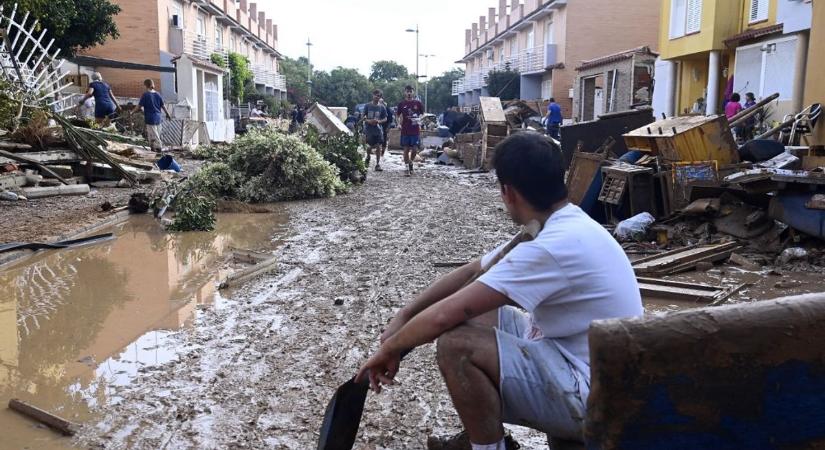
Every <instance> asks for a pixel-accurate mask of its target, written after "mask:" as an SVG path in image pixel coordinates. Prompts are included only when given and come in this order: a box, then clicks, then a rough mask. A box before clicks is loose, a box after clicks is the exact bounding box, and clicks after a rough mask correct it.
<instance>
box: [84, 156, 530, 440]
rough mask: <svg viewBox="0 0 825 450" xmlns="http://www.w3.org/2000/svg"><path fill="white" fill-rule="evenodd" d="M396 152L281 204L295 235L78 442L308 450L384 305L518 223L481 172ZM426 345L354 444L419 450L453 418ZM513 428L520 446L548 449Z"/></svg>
mask: <svg viewBox="0 0 825 450" xmlns="http://www.w3.org/2000/svg"><path fill="white" fill-rule="evenodd" d="M398 162H399V157H397V156H391V157H390V161H388V162H386V163H385V164H384V167H385V170H386V171H385V172H383V173H373V172H372V171H371V172H370V174H369V179H368V181H367V183H366V185H365V186H363V187H359V188H356V189H354V190H353V192H352V193H350V194H349V195H343V196H339V197H336V198H333V199H327V200H318V201H307V202H296V203H290V204H287V205H286V208H287V210H288V215H289V217H290V223H289V228H290V229H291V230H292V234H291V235H290V236H288V237H287V238H286V243H285V244H284V245H283V246H282V247H281V248H280V249H279V250H278V252H277V253H276V254H278V255H280V257H281V262H280V264H278V266H277V269H276V270H275V271H273V272H272V273H271V274H269V275H267V276H266V277H264V278H261V279H258V280H256V281H253V282H251V283H249V284H247V285H246V286H244V287H243V288H241V289H240V290H237V291H234V292H231V293H228V294H224V295H226V297H227V299H226V300H227V302H221V303H223V304H224V306H223V307H220V308H217V309H211V310H204V311H203V312H202V313H201V315H200V319H199V322H198V324H197V325H196V326H195V327H194V328H193V330H191V331H186V332H182V333H181V334H179V335H178V336H177V339H178V340H179V341H180V342H179V346H178V347H179V348H183V349H185V350H184V352H185V354H184V355H183V356H182V357H181V358H180V359H179V360H178V361H176V362H173V363H170V364H167V365H164V366H160V367H158V368H155V369H153V370H151V371H148V372H147V373H145V374H144V375H143V376H142V377H139V378H138V379H137V380H135V382H134V383H132V384H131V385H129V386H128V387H125V388H122V390H121V391H120V392H119V393H118V394H119V396H120V397H121V400H120V402H119V403H118V404H117V405H115V406H110V407H108V408H107V409H105V410H103V411H101V412H102V414H103V416H102V417H103V418H102V420H101V421H100V422H99V423H97V424H88V426H87V427H86V428H85V430H84V431H83V433H82V436H81V437H80V438H79V440H78V443H79V444H80V445H82V446H92V447H105V448H145V449H160V448H170V449H171V448H290V449H296V448H314V447H315V446H316V445H317V438H318V429H319V426H320V423H321V419H322V416H323V413H324V409H325V407H326V404H327V402H328V400H329V398H330V396H331V395H332V393H333V392H334V390H335V388H336V387H337V385H339V384H340V383H342V382H344V381H346V380H347V379H349V378H350V377H351V376H352V375H353V374H354V373H355V371H356V369H357V368H358V366H359V363H360V362H362V361H363V360H364V358H365V357H366V356H367V355H368V353H369V352H370V351H371V350H373V349H375V348H376V347H377V344H378V336H379V334H380V332H381V330H382V327H383V326H384V324H386V323H387V322H388V321H389V319H390V318H391V317H392V316H393V313H394V312H395V311H396V310H397V309H398V308H399V307H401V306H402V305H403V304H404V303H405V302H407V301H409V300H410V299H411V298H412V296H413V295H414V294H415V293H416V292H418V291H420V290H421V289H422V288H424V287H425V286H426V285H427V284H429V283H430V282H431V281H432V280H433V279H435V278H436V277H438V276H439V275H441V274H444V273H446V272H447V271H448V270H450V269H444V268H435V267H434V266H433V263H435V262H452V261H465V260H470V259H472V258H474V257H477V256H479V255H480V254H482V253H483V252H484V251H486V250H488V249H491V248H493V247H494V246H495V245H496V244H497V243H498V242H500V241H502V240H504V239H506V238H508V237H509V236H511V235H512V234H513V233H514V232H515V227H514V226H513V225H512V223H511V222H510V221H509V218H508V217H507V215H506V213H505V212H504V210H503V208H502V207H501V205H500V201H499V198H498V191H497V188H496V184H495V181H494V179H493V178H492V177H491V176H489V175H466V174H460V173H459V171H458V169H452V168H443V167H435V166H432V165H427V166H424V167H422V168H420V169H419V171H418V172H417V173H416V175H415V176H413V177H412V178H406V177H404V176H403V173H402V171H401V165H400V164H398ZM336 301H337V302H336ZM336 303H339V305H336ZM434 355H435V352H434V346H432V345H428V346H426V347H422V348H420V349H418V350H416V351H415V352H414V353H412V354H411V355H410V356H409V357H408V358H407V359H406V360H405V361H404V362H403V367H402V370H401V372H400V373H399V375H398V380H399V381H400V383H401V385H400V386H396V387H393V388H391V389H389V390H387V391H385V392H384V393H382V394H381V395H378V396H376V395H372V394H371V395H370V397H369V398H368V400H367V407H366V411H365V413H364V418H363V421H362V427H361V431H360V434H359V437H358V441H357V445H356V448H369V449H373V448H391V449H399V448H423V447H425V446H426V444H425V443H426V438H427V436H428V435H429V434H433V433H435V434H450V433H453V432H456V431H458V430H459V429H460V423H459V421H458V418H457V416H456V414H455V412H454V410H453V408H452V405H451V403H450V400H449V397H448V396H447V393H446V390H445V388H444V386H443V383H442V381H441V378H440V376H439V373H438V370H437V367H436V366H435V364H434ZM515 432H516V435H517V437H518V438H519V440H520V441H521V442H522V443H523V444H525V448H543V447H544V448H546V444H544V442H545V438H544V437H543V436H541V435H539V434H537V433H533V432H529V431H527V430H524V429H518V430H515Z"/></svg>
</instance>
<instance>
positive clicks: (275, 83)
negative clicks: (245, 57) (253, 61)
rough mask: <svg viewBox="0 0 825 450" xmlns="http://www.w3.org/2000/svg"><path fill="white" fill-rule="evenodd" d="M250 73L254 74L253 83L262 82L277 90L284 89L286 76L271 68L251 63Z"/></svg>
mask: <svg viewBox="0 0 825 450" xmlns="http://www.w3.org/2000/svg"><path fill="white" fill-rule="evenodd" d="M252 74H253V75H255V84H262V85H264V86H266V87H271V88H274V89H275V90H277V91H282V92H283V91H286V78H285V77H284V76H283V75H281V74H279V73H278V72H276V71H274V70H272V69H271V68H267V67H264V66H261V65H253V66H252Z"/></svg>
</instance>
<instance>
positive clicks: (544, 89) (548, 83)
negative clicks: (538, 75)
mask: <svg viewBox="0 0 825 450" xmlns="http://www.w3.org/2000/svg"><path fill="white" fill-rule="evenodd" d="M552 96H553V80H552V79H550V80H544V81H542V82H541V98H543V99H544V100H549V99H550V97H552Z"/></svg>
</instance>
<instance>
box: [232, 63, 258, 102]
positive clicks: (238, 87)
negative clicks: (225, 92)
mask: <svg viewBox="0 0 825 450" xmlns="http://www.w3.org/2000/svg"><path fill="white" fill-rule="evenodd" d="M229 72H230V76H231V77H232V79H231V82H230V85H231V87H232V89H231V92H232V99H234V100H235V101H236V102H240V101H241V100H243V99H244V91H245V90H246V85H247V84H248V83H250V82H251V81H252V80H254V78H255V75H254V74H253V73H252V70H250V69H249V60H248V59H247V58H246V56H243V55H241V54H239V53H234V52H233V53H229ZM253 87H254V86H253Z"/></svg>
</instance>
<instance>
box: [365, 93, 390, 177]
mask: <svg viewBox="0 0 825 450" xmlns="http://www.w3.org/2000/svg"><path fill="white" fill-rule="evenodd" d="M381 95H382V93H381V90H380V89H376V90H374V91H372V102H370V103H367V104H366V105H364V137H365V138H366V140H367V160H366V163H367V166H368V167H369V164H370V155H371V154H372V153H375V171H376V172H381V171H382V170H383V169H381V153H382V149H383V147H384V128H383V127H384V123H386V122H387V108H386V107H385V106H383V105H382V104H381Z"/></svg>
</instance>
